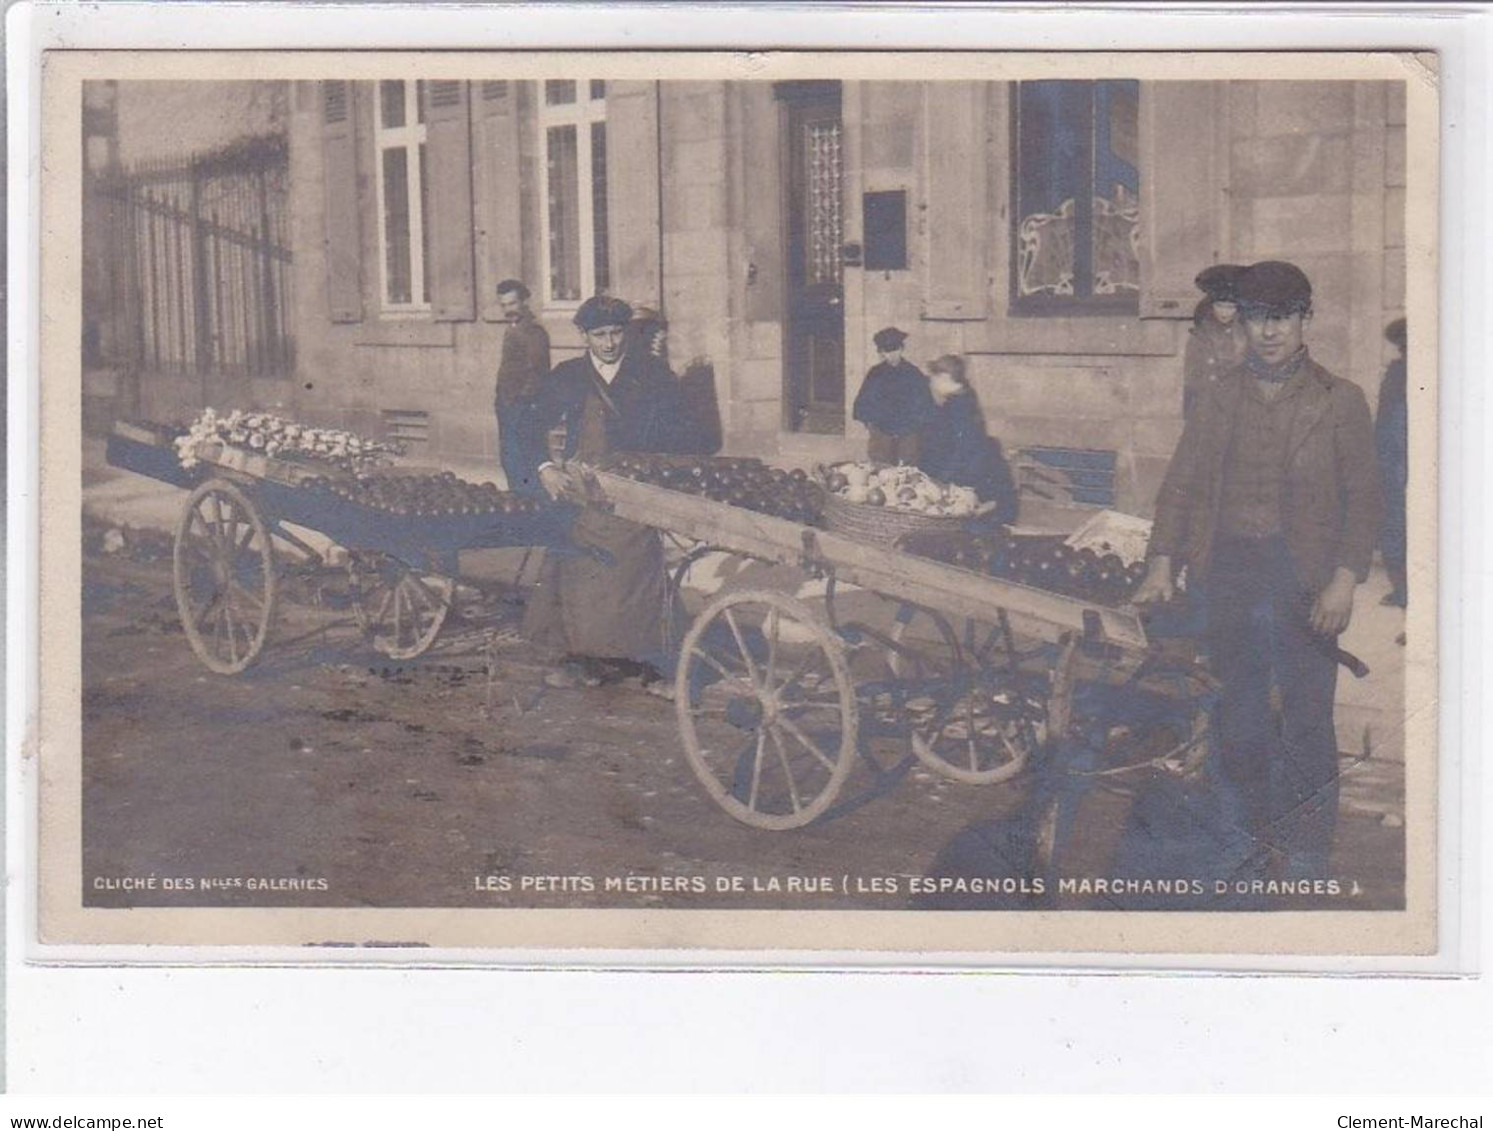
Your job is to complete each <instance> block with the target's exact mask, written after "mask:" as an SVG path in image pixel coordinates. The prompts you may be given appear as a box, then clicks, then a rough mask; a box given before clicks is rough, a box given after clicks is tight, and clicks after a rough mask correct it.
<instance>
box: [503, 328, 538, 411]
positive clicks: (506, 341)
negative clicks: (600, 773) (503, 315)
mask: <svg viewBox="0 0 1493 1131" xmlns="http://www.w3.org/2000/svg"><path fill="white" fill-rule="evenodd" d="M549 371H550V336H549V334H548V333H546V332H545V329H544V327H543V326H541V325H540V324H539V323H538V322H537V321H536V320H535V319H534V316H533V315H532V314H530V315H528V316H526V317H524V318H521V319H519V320H518V321H517V322H514V323H512V324H511V325H509V327H508V329H506V330H505V331H504V332H503V354H502V357H501V358H500V359H499V361H498V382H497V389H496V391H495V392H494V394H493V402H494V404H496V405H497V406H498V407H500V408H501V407H503V406H505V405H510V404H513V403H514V402H516V401H520V400H525V399H527V398H529V397H532V396H534V395H536V394H537V393H538V392H539V389H540V386H541V385H542V384H543V382H544V378H545V376H546V374H548V373H549Z"/></svg>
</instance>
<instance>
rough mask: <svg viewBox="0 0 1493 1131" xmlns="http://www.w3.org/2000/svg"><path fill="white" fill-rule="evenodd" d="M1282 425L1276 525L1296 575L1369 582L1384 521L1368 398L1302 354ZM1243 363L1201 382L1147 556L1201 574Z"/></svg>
mask: <svg viewBox="0 0 1493 1131" xmlns="http://www.w3.org/2000/svg"><path fill="white" fill-rule="evenodd" d="M1301 376H1302V377H1303V384H1302V390H1301V392H1300V394H1299V396H1298V403H1297V405H1296V408H1295V412H1294V414H1293V416H1292V419H1291V425H1290V432H1289V436H1288V439H1287V444H1286V453H1287V454H1286V468H1285V481H1284V489H1283V492H1282V501H1281V527H1282V533H1283V534H1284V536H1285V541H1286V546H1287V548H1288V550H1289V551H1290V554H1291V559H1292V563H1293V564H1294V566H1295V568H1296V573H1297V576H1298V577H1299V578H1300V580H1301V582H1302V583H1303V584H1304V585H1308V586H1311V587H1312V589H1313V590H1314V591H1315V590H1320V589H1321V588H1322V587H1323V586H1324V585H1326V584H1327V582H1328V581H1329V580H1330V579H1331V577H1332V574H1333V571H1334V570H1335V569H1336V568H1337V567H1339V566H1344V567H1346V568H1347V569H1350V570H1352V571H1353V575H1354V576H1355V577H1356V578H1357V579H1358V580H1359V581H1363V580H1365V579H1366V578H1367V577H1368V573H1369V564H1370V562H1371V560H1372V557H1373V551H1374V544H1375V542H1376V540H1377V539H1378V535H1379V524H1380V521H1381V519H1382V516H1383V509H1384V503H1383V494H1382V491H1381V489H1380V483H1379V472H1378V468H1377V467H1376V466H1375V454H1374V432H1373V426H1372V424H1371V423H1370V419H1369V405H1368V401H1367V400H1366V399H1365V397H1364V395H1363V391H1362V390H1361V389H1360V388H1359V387H1358V386H1357V385H1355V384H1353V383H1352V382H1351V381H1345V380H1343V379H1342V378H1340V377H1335V376H1333V375H1332V374H1331V373H1329V372H1328V371H1327V370H1325V369H1323V368H1322V367H1321V366H1320V365H1318V364H1317V363H1316V362H1315V361H1313V360H1311V358H1309V357H1308V358H1307V359H1306V361H1305V362H1304V363H1303V371H1302V374H1301ZM1254 380H1256V378H1255V377H1254V375H1253V374H1252V373H1251V372H1250V371H1249V370H1248V369H1247V368H1246V367H1245V366H1243V365H1239V366H1235V367H1234V368H1233V369H1232V370H1230V371H1229V372H1227V373H1225V374H1224V375H1223V376H1221V377H1220V378H1219V379H1218V380H1217V381H1215V382H1212V383H1211V384H1209V385H1207V386H1205V387H1204V388H1203V389H1202V390H1201V391H1200V392H1199V396H1198V400H1197V402H1196V405H1195V407H1194V409H1193V412H1192V415H1191V416H1190V417H1189V419H1188V420H1187V423H1186V424H1185V425H1184V427H1183V429H1182V439H1181V440H1180V441H1179V442H1178V444H1177V450H1176V452H1175V453H1174V454H1173V456H1172V461H1171V464H1170V466H1169V467H1168V468H1167V472H1166V477H1165V479H1164V480H1163V482H1162V485H1161V491H1160V493H1159V494H1158V496H1157V499H1156V520H1155V524H1154V526H1153V528H1152V531H1151V543H1150V550H1149V552H1150V554H1151V555H1152V556H1156V555H1159V554H1167V555H1170V556H1171V557H1172V560H1173V565H1174V566H1181V565H1183V564H1185V565H1187V566H1188V567H1189V570H1190V571H1191V573H1192V574H1193V576H1204V577H1205V576H1206V575H1207V572H1208V568H1209V566H1210V565H1211V563H1212V555H1213V542H1214V537H1215V535H1216V534H1217V531H1218V517H1219V515H1218V511H1219V503H1220V500H1221V498H1222V489H1223V474H1224V468H1225V466H1226V465H1227V462H1228V458H1229V451H1230V445H1231V444H1232V443H1233V442H1234V436H1235V432H1236V429H1235V421H1236V420H1237V418H1238V411H1239V403H1240V398H1241V397H1242V396H1243V395H1244V393H1245V390H1246V383H1247V382H1252V381H1254Z"/></svg>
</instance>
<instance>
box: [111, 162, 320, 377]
mask: <svg viewBox="0 0 1493 1131" xmlns="http://www.w3.org/2000/svg"><path fill="white" fill-rule="evenodd" d="M102 188H103V191H104V195H105V197H106V198H107V199H108V200H109V201H110V202H111V208H110V212H111V214H112V215H111V227H112V229H113V236H114V239H113V251H114V252H115V253H117V254H119V255H120V256H121V262H122V265H123V272H124V276H125V286H124V288H123V290H124V300H125V311H124V326H123V327H122V329H123V331H124V339H125V340H124V341H123V342H122V343H121V344H122V345H123V347H124V349H125V350H126V351H127V352H128V353H129V354H131V355H132V357H131V360H132V361H133V362H134V364H135V365H136V366H137V367H139V368H140V369H143V370H146V371H155V372H160V373H174V374H201V375H203V376H207V375H217V376H223V377H284V376H287V375H289V374H290V373H291V371H292V370H293V367H294V364H295V339H294V334H293V329H292V325H291V311H292V307H291V303H292V302H293V301H294V298H293V293H292V290H293V278H292V270H291V266H292V255H291V251H290V207H289V205H290V200H289V196H290V194H289V161H288V153H287V149H286V146H285V142H284V139H283V138H281V137H278V136H273V137H265V138H255V139H251V140H249V141H246V142H241V143H239V144H237V145H235V146H233V147H231V148H228V149H223V150H218V151H215V152H213V153H210V154H199V155H196V156H193V157H190V158H188V159H186V160H180V159H177V160H173V161H161V162H154V163H143V164H139V165H135V166H132V167H130V168H129V169H127V170H125V171H124V172H122V173H120V174H119V175H117V176H116V177H114V178H112V179H111V180H109V181H108V182H106V183H105V184H104V185H103V186H102Z"/></svg>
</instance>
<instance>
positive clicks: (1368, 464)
mask: <svg viewBox="0 0 1493 1131" xmlns="http://www.w3.org/2000/svg"><path fill="white" fill-rule="evenodd" d="M1238 299H1239V308H1240V309H1239V312H1240V315H1241V317H1242V318H1243V320H1244V327H1245V332H1246V335H1247V339H1248V351H1247V353H1246V354H1245V357H1244V361H1243V362H1242V363H1241V364H1239V365H1237V366H1235V367H1234V368H1233V369H1232V370H1230V371H1229V372H1227V373H1224V374H1223V375H1221V376H1220V377H1219V379H1218V380H1217V381H1214V382H1212V383H1210V384H1208V385H1207V386H1204V387H1203V388H1202V389H1200V390H1199V396H1198V400H1197V402H1196V403H1195V405H1194V407H1193V412H1192V415H1191V417H1190V418H1189V419H1188V420H1187V422H1186V425H1185V427H1184V429H1183V432H1182V439H1181V440H1180V441H1179V442H1178V444H1177V451H1176V454H1175V455H1173V456H1172V462H1171V466H1170V467H1169V468H1168V470H1167V474H1166V478H1165V480H1164V482H1163V483H1162V486H1161V493H1160V495H1159V497H1158V498H1157V501H1156V522H1155V526H1154V529H1153V531H1152V534H1151V545H1150V567H1149V569H1148V571H1147V576H1146V579H1145V580H1144V582H1142V584H1141V587H1140V589H1139V590H1138V591H1137V593H1136V597H1135V600H1136V601H1137V602H1138V603H1140V602H1149V601H1165V600H1169V599H1170V598H1171V596H1172V592H1173V579H1174V577H1175V575H1176V573H1177V571H1178V570H1179V569H1180V568H1181V567H1183V566H1185V567H1186V569H1187V580H1188V587H1189V589H1190V590H1193V591H1194V592H1197V591H1202V592H1203V593H1204V594H1205V595H1206V603H1207V610H1208V646H1209V651H1210V655H1211V658H1212V663H1213V666H1214V669H1215V672H1216V674H1217V675H1218V677H1219V679H1220V680H1221V682H1222V684H1223V693H1222V703H1221V705H1220V711H1219V736H1218V737H1219V769H1220V770H1221V773H1222V777H1223V782H1224V785H1225V787H1226V792H1227V794H1228V795H1229V796H1230V797H1231V799H1232V800H1233V802H1234V803H1236V804H1237V805H1238V807H1239V810H1240V813H1239V816H1240V823H1241V824H1242V827H1243V830H1244V831H1245V832H1246V833H1248V834H1249V835H1250V837H1251V843H1252V845H1253V847H1254V858H1253V863H1254V865H1255V866H1257V867H1259V868H1260V869H1262V871H1263V873H1264V874H1266V875H1268V876H1270V877H1271V878H1276V879H1280V878H1287V879H1301V878H1307V877H1318V876H1323V875H1325V874H1326V869H1327V861H1328V854H1329V852H1330V850H1331V847H1332V834H1333V828H1334V825H1335V823H1336V820H1337V795H1338V781H1337V758H1338V750H1337V732H1336V730H1335V729H1334V726H1333V702H1334V698H1335V693H1336V689H1337V660H1336V658H1335V656H1334V654H1333V653H1332V652H1331V651H1330V645H1331V644H1332V642H1333V640H1334V638H1335V637H1336V636H1337V634H1339V633H1340V632H1342V631H1343V629H1345V628H1346V627H1347V626H1348V621H1349V619H1350V618H1351V617H1352V615H1353V591H1354V588H1355V586H1356V585H1357V584H1358V583H1359V582H1361V581H1363V580H1364V579H1365V578H1366V577H1367V576H1368V572H1369V562H1370V559H1371V556H1372V554H1373V549H1374V543H1375V540H1376V538H1377V536H1378V531H1379V521H1380V514H1381V511H1382V501H1381V496H1380V488H1379V475H1378V470H1377V468H1376V467H1375V460H1374V433H1373V427H1372V425H1371V423H1370V420H1369V406H1368V402H1367V400H1365V398H1364V395H1363V392H1362V391H1361V390H1360V389H1359V388H1358V386H1357V385H1354V384H1353V383H1351V382H1349V381H1344V380H1342V379H1341V378H1338V377H1334V376H1333V375H1332V374H1331V373H1329V372H1327V370H1325V369H1323V368H1322V367H1321V366H1320V365H1318V364H1317V363H1316V362H1315V361H1313V360H1312V359H1311V357H1310V356H1309V354H1308V352H1307V348H1306V345H1305V343H1304V341H1303V334H1304V330H1305V328H1306V326H1307V324H1308V323H1309V321H1310V319H1311V312H1312V290H1311V283H1310V282H1309V281H1308V280H1307V277H1306V275H1305V274H1303V273H1302V271H1301V270H1300V269H1299V268H1297V267H1296V266H1294V265H1293V264H1290V263H1282V262H1276V261H1270V262H1264V263H1256V264H1254V265H1253V266H1252V267H1249V268H1247V269H1246V270H1245V271H1244V273H1243V274H1242V276H1241V277H1240V279H1239V285H1238ZM1277 697H1278V700H1279V704H1280V713H1281V725H1280V726H1279V727H1277V726H1276V724H1275V720H1274V717H1273V713H1272V699H1273V698H1277Z"/></svg>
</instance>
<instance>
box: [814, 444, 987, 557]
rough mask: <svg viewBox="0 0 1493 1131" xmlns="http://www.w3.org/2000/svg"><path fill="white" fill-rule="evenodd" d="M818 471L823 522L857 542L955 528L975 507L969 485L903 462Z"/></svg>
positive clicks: (892, 541) (886, 541)
mask: <svg viewBox="0 0 1493 1131" xmlns="http://www.w3.org/2000/svg"><path fill="white" fill-rule="evenodd" d="M820 477H821V478H822V479H823V481H824V486H825V501H824V524H825V526H826V528H827V529H829V530H832V531H834V532H835V533H837V534H843V535H845V537H847V538H854V539H855V540H856V541H859V542H870V543H874V544H877V545H883V546H894V545H896V544H897V542H898V541H900V540H901V539H902V538H905V537H906V536H907V535H909V534H916V533H919V532H922V531H955V530H959V529H961V528H962V527H963V526H964V524H965V523H966V522H967V521H968V520H969V519H970V518H972V517H974V516H975V515H976V514H978V513H979V511H980V500H979V497H978V496H977V495H976V494H975V493H974V491H973V490H972V489H971V488H969V487H961V486H957V485H954V484H948V483H939V482H938V481H937V480H935V479H930V478H929V477H928V476H927V475H925V474H924V473H923V472H921V471H919V470H918V469H917V468H915V467H909V466H906V465H904V464H898V465H897V466H895V467H884V466H880V465H877V464H873V463H838V464H834V465H832V466H830V467H827V468H824V469H822V470H821V472H820Z"/></svg>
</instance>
